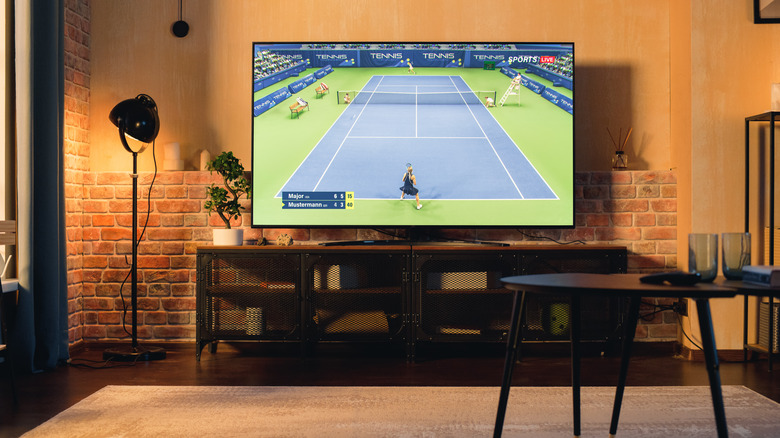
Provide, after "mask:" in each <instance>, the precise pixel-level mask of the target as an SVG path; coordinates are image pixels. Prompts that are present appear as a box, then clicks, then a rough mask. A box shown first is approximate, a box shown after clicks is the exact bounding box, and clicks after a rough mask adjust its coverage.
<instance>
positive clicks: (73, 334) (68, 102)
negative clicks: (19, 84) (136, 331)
mask: <svg viewBox="0 0 780 438" xmlns="http://www.w3.org/2000/svg"><path fill="white" fill-rule="evenodd" d="M89 50H90V6H89V0H67V1H66V2H65V108H64V109H65V125H64V139H63V148H64V151H63V152H64V156H65V164H64V165H65V169H64V174H65V209H66V223H65V227H66V234H67V255H68V260H67V265H68V315H69V318H68V338H69V341H70V343H71V344H72V343H74V342H77V341H80V340H82V339H83V328H84V314H83V312H82V293H83V291H82V284H83V283H82V282H83V271H82V266H83V255H84V242H83V240H82V235H83V229H82V225H83V220H84V217H83V216H82V202H83V194H82V185H83V184H84V180H85V178H89V177H90V175H89V173H88V170H89V148H90V143H89V129H90V127H89V93H90V91H89V87H90V85H89V79H90V66H89V55H90V51H89Z"/></svg>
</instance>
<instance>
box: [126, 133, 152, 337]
mask: <svg viewBox="0 0 780 438" xmlns="http://www.w3.org/2000/svg"><path fill="white" fill-rule="evenodd" d="M155 143H156V142H155V141H152V161H153V162H154V174H152V182H151V183H149V193H148V194H147V196H146V221H145V222H144V226H143V228H142V229H141V235H140V236H138V240H137V241H135V242H133V244H134V245H135V248H136V251H137V250H138V246H139V245H140V244H141V240H142V239H143V237H144V233H146V226H147V225H149V215H150V213H151V212H152V187H154V181H155V180H156V179H157V156H156V155H155V151H154V147H155ZM136 178H137V176H136ZM131 226H133V227H135V226H137V224H131ZM125 263H128V262H127V254H125ZM132 272H133V271H132V269H131V270H130V271H128V273H127V275H126V276H125V279H124V280H122V284H120V285H119V298H121V299H122V330H124V331H125V333H127V335H128V336H132V333H130V331H128V330H127V322H126V321H127V301H125V295H124V294H123V293H122V290H123V289H124V287H125V284H127V280H128V279H130V275H131V274H132Z"/></svg>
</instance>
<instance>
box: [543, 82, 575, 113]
mask: <svg viewBox="0 0 780 438" xmlns="http://www.w3.org/2000/svg"><path fill="white" fill-rule="evenodd" d="M542 97H544V98H545V99H547V100H549V101H550V102H552V103H554V104H555V105H557V106H558V107H559V108H562V109H563V110H564V111H566V112H568V113H569V114H574V102H573V101H572V100H571V99H570V98H568V97H566V96H564V95H562V94H561V93H559V92H557V91H555V90H552V89H550V88H546V89H545V90H544V91H542Z"/></svg>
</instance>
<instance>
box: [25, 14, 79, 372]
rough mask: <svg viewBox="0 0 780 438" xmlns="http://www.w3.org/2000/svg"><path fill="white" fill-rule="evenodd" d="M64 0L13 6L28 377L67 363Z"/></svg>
mask: <svg viewBox="0 0 780 438" xmlns="http://www.w3.org/2000/svg"><path fill="white" fill-rule="evenodd" d="M63 2H64V0H16V2H15V4H14V7H15V9H14V17H15V18H14V26H15V31H14V39H15V46H16V59H15V67H16V75H15V80H16V131H17V144H16V157H17V163H16V164H17V167H16V168H17V183H18V185H17V187H18V197H17V199H18V202H17V208H18V211H17V226H18V234H17V240H18V242H17V252H18V276H19V306H18V310H17V317H16V323H15V325H14V327H13V328H12V333H11V342H13V345H14V347H13V348H14V362H15V363H16V364H17V365H19V366H20V368H21V369H22V370H26V371H28V372H29V371H38V370H43V369H50V368H54V367H55V366H56V365H57V364H58V363H59V362H60V361H62V360H64V359H67V358H68V307H67V304H68V303H67V300H68V297H67V265H66V251H65V243H66V239H65V196H64V177H63V173H64V167H63V123H64V96H65V92H64V88H65V85H64V84H65V80H64V31H65V28H64V22H65V21H64V3H63Z"/></svg>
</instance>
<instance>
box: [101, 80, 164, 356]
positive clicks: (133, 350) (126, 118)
mask: <svg viewBox="0 0 780 438" xmlns="http://www.w3.org/2000/svg"><path fill="white" fill-rule="evenodd" d="M108 118H109V120H111V123H113V124H114V125H115V126H116V127H117V128H119V140H120V141H121V142H122V146H124V147H125V149H126V150H127V151H128V152H130V153H131V154H133V173H132V174H131V175H130V176H131V178H132V179H133V219H132V221H133V222H132V228H133V244H132V247H133V258H132V263H131V266H130V306H131V308H132V317H133V322H132V325H133V327H132V344H131V346H130V347H129V348H128V347H117V348H109V349H107V350H105V351H104V352H103V359H104V360H109V359H110V360H119V361H138V360H159V359H165V350H164V349H162V348H160V347H140V346H139V345H138V154H140V153H141V152H143V151H144V149H146V147H147V146H148V145H149V143H151V142H153V141H154V139H155V138H157V133H158V132H159V131H160V118H159V116H158V115H157V104H155V103H154V99H152V98H151V97H149V96H147V95H146V94H139V95H138V96H136V97H135V98H134V99H127V100H123V101H121V102H119V103H118V104H117V105H116V106H115V107H114V109H112V110H111V113H110V114H109V115H108ZM126 137H130V138H133V139H135V140H138V141H139V142H141V146H140V147H138V150H133V148H131V147H130V145H128V144H127V138H126Z"/></svg>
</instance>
